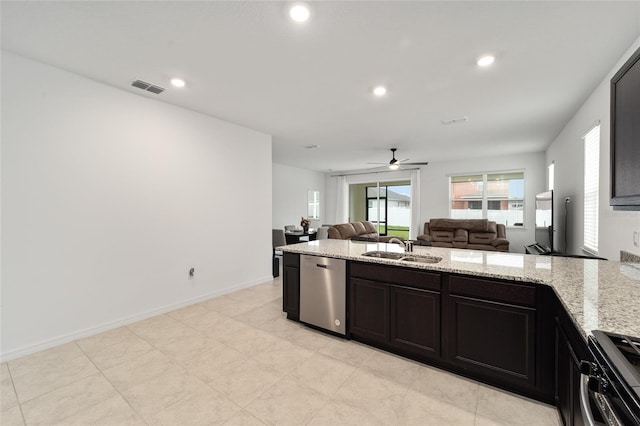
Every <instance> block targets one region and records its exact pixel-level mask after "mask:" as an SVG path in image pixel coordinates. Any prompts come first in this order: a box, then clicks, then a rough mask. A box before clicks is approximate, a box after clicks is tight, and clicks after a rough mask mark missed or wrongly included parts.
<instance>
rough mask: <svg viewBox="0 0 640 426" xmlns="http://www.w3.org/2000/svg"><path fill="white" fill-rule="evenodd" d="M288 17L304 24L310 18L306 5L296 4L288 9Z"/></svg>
mask: <svg viewBox="0 0 640 426" xmlns="http://www.w3.org/2000/svg"><path fill="white" fill-rule="evenodd" d="M289 16H290V17H291V19H293V20H294V21H296V22H305V21H306V20H308V19H309V16H311V12H310V11H309V8H308V7H307V5H306V4H296V5H294V6H293V7H291V9H289Z"/></svg>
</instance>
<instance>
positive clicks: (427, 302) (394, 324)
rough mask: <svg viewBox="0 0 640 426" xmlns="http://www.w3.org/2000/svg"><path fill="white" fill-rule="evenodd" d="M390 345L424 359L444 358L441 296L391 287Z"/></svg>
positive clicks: (430, 292) (429, 292) (428, 292)
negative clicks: (442, 350)
mask: <svg viewBox="0 0 640 426" xmlns="http://www.w3.org/2000/svg"><path fill="white" fill-rule="evenodd" d="M390 296H391V298H390V305H391V306H390V308H391V309H390V314H391V318H390V320H391V321H390V336H389V337H390V344H391V345H392V346H395V347H397V348H399V349H402V350H404V351H408V352H411V353H414V354H416V355H421V356H429V357H439V356H440V294H439V293H436V292H432V291H425V290H417V289H411V288H406V287H399V286H390Z"/></svg>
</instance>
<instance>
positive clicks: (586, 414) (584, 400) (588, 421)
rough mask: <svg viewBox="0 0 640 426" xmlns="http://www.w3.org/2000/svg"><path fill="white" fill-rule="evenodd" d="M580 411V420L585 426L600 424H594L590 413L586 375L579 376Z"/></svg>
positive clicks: (587, 378)
mask: <svg viewBox="0 0 640 426" xmlns="http://www.w3.org/2000/svg"><path fill="white" fill-rule="evenodd" d="M580 376H581V377H580V411H582V419H583V420H584V424H585V425H587V426H597V425H598V424H600V423H596V421H595V419H594V418H593V413H592V412H591V404H590V403H589V376H587V375H586V374H581V375H580Z"/></svg>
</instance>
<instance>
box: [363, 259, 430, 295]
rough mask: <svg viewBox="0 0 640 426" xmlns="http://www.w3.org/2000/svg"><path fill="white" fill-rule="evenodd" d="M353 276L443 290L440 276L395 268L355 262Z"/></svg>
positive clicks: (425, 288)
mask: <svg viewBox="0 0 640 426" xmlns="http://www.w3.org/2000/svg"><path fill="white" fill-rule="evenodd" d="M351 276H352V277H357V278H364V279H368V280H373V281H380V282H385V283H389V284H400V285H405V286H408V287H414V288H420V289H424V290H434V291H440V289H441V277H440V274H437V273H432V272H423V271H416V270H411V269H407V268H397V267H394V266H386V265H385V266H381V265H374V264H371V263H360V262H353V263H352V264H351Z"/></svg>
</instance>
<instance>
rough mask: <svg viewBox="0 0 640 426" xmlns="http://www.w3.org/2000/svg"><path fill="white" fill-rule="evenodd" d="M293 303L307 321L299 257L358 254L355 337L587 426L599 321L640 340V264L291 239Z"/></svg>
mask: <svg viewBox="0 0 640 426" xmlns="http://www.w3.org/2000/svg"><path fill="white" fill-rule="evenodd" d="M282 249H283V251H284V252H285V260H284V280H283V292H284V295H283V296H284V297H283V304H284V306H283V309H284V311H285V312H287V314H288V318H290V319H293V320H299V316H298V314H299V282H300V281H299V280H300V274H299V269H298V268H299V257H300V255H313V256H322V257H330V258H337V259H345V260H346V261H347V272H346V275H347V276H346V281H347V290H346V291H347V294H346V298H347V305H346V306H347V308H346V309H347V313H346V315H347V337H348V338H352V339H354V340H358V341H361V342H363V343H367V344H370V345H373V346H376V347H379V348H381V349H384V350H387V351H390V352H393V353H396V354H399V355H402V356H405V357H409V358H412V359H416V360H419V361H421V362H424V363H428V364H431V365H435V366H437V367H440V368H443V369H446V370H449V371H452V372H455V373H457V374H461V375H464V376H467V377H471V378H474V379H476V380H479V381H483V382H485V383H489V384H492V385H495V386H498V387H502V388H504V389H507V390H510V391H513V392H517V393H520V394H522V395H525V396H529V397H533V398H536V399H539V400H541V401H545V402H548V403H554V404H556V405H557V406H558V407H559V410H560V413H561V415H562V416H563V419H564V421H565V424H579V423H580V421H581V419H580V414H579V408H578V405H577V404H578V400H579V380H580V371H579V362H580V361H581V360H588V359H589V358H590V355H589V352H588V350H587V347H586V337H587V336H588V335H589V334H590V333H591V331H592V330H595V329H600V330H606V331H611V332H616V333H621V334H627V335H631V336H640V270H638V269H636V268H635V267H634V266H635V265H633V264H623V263H619V262H614V261H601V260H595V259H576V258H562V257H551V256H535V255H523V254H517V253H498V252H489V251H476V250H457V249H446V248H438V247H424V246H416V247H414V251H413V253H412V254H414V255H416V256H418V257H420V256H430V257H436V258H441V260H439V261H438V262H437V263H421V262H413V261H406V260H401V259H389V258H384V257H368V256H364V254H365V253H368V252H382V253H385V252H388V253H402V252H403V248H402V247H400V246H399V245H395V244H385V243H369V242H356V241H344V240H320V241H313V242H309V243H301V244H294V245H289V246H285V247H282Z"/></svg>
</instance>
